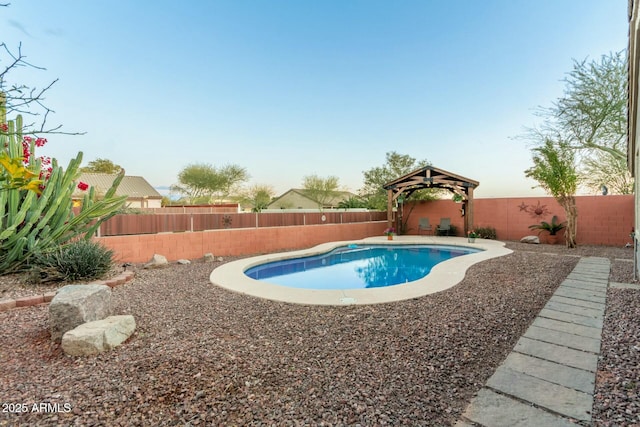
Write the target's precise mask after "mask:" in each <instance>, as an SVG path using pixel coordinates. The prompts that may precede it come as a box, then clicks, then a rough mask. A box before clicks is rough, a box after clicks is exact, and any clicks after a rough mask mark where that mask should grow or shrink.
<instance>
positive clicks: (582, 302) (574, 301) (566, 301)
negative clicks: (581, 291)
mask: <svg viewBox="0 0 640 427" xmlns="http://www.w3.org/2000/svg"><path fill="white" fill-rule="evenodd" d="M551 301H557V302H561V303H563V304H570V305H575V306H576V307H589V308H593V309H596V310H602V313H604V302H592V301H585V300H577V299H575V298H571V297H564V296H561V295H553V296H552V297H551V298H550V299H549V302H551Z"/></svg>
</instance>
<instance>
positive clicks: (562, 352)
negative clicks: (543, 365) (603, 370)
mask: <svg viewBox="0 0 640 427" xmlns="http://www.w3.org/2000/svg"><path fill="white" fill-rule="evenodd" d="M513 350H514V351H517V352H518V353H522V354H527V355H529V356H534V357H538V358H541V359H545V360H549V361H551V362H555V363H559V364H561V365H566V366H571V367H573V368H578V369H583V370H585V371H591V372H595V371H596V369H597V368H598V355H596V354H593V353H587V352H585V351H580V350H574V349H572V348H567V347H564V346H561V345H556V344H550V343H546V342H542V341H538V340H532V339H529V338H527V337H521V338H520V339H519V340H518V342H517V343H516V346H515V348H514V349H513Z"/></svg>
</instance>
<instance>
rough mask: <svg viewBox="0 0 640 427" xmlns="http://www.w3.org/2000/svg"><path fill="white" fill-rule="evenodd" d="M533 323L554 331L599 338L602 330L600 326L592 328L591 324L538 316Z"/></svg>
mask: <svg viewBox="0 0 640 427" xmlns="http://www.w3.org/2000/svg"><path fill="white" fill-rule="evenodd" d="M532 325H535V326H538V327H540V328H546V329H551V330H554V331H560V332H566V333H569V334H574V335H581V336H583V337H589V338H594V339H597V340H599V339H600V335H601V334H602V330H601V329H600V328H592V327H591V326H583V325H576V324H575V323H568V322H562V321H560V320H554V319H547V318H545V317H537V318H536V319H535V320H534V321H533V323H532Z"/></svg>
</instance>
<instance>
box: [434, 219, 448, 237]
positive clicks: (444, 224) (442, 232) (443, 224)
mask: <svg viewBox="0 0 640 427" xmlns="http://www.w3.org/2000/svg"><path fill="white" fill-rule="evenodd" d="M449 230H451V218H440V224H438V226H437V227H436V231H437V232H438V236H447V235H449Z"/></svg>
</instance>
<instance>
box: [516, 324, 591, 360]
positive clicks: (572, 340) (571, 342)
mask: <svg viewBox="0 0 640 427" xmlns="http://www.w3.org/2000/svg"><path fill="white" fill-rule="evenodd" d="M524 336H525V337H527V338H531V339H533V340H538V341H544V342H548V343H551V344H557V345H563V346H565V347H569V348H574V349H576V350H582V351H589V352H591V353H596V354H597V353H599V352H600V345H601V342H600V340H599V339H596V338H589V337H583V336H580V335H575V334H569V333H567V332H562V331H554V330H551V329H545V328H540V327H538V326H534V325H531V326H529V329H527V332H525V334H524Z"/></svg>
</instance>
